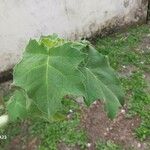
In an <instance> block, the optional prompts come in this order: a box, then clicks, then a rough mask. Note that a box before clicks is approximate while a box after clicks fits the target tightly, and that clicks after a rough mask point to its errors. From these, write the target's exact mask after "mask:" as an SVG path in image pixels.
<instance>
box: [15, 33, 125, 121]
mask: <svg viewBox="0 0 150 150" xmlns="http://www.w3.org/2000/svg"><path fill="white" fill-rule="evenodd" d="M13 76H14V85H15V86H17V87H21V88H22V89H24V90H25V92H26V93H27V95H28V97H29V98H30V99H32V105H31V106H32V107H30V108H31V110H30V114H33V115H35V116H36V114H40V117H43V118H45V119H47V120H52V119H53V117H54V116H57V114H58V112H59V110H61V108H62V102H61V101H62V98H63V97H64V96H65V95H73V96H83V97H84V98H85V103H86V104H87V105H90V104H92V103H93V102H94V101H96V100H98V99H99V100H102V101H103V102H104V103H105V108H106V111H107V112H108V115H109V116H110V117H112V118H113V117H114V116H115V115H116V112H117V110H118V108H119V107H120V103H121V104H122V103H123V100H122V97H123V92H122V90H121V87H120V82H119V80H118V77H117V75H116V73H115V72H114V70H113V69H112V68H111V67H110V65H109V63H108V59H107V58H106V57H105V56H103V55H101V54H100V53H99V52H98V51H97V50H95V49H94V48H93V47H91V46H90V44H89V43H88V42H71V41H65V40H63V39H59V38H58V37H57V36H55V35H53V36H47V37H42V38H41V39H40V41H39V42H37V41H36V40H30V41H29V44H28V45H27V47H26V50H25V52H24V55H23V59H22V60H21V62H20V63H19V64H17V65H16V66H15V68H14V72H13ZM18 112H19V111H18Z"/></svg>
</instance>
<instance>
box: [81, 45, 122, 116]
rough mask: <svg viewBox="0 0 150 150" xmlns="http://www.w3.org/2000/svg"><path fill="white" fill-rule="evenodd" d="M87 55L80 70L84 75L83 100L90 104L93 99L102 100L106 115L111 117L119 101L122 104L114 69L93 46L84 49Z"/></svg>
mask: <svg viewBox="0 0 150 150" xmlns="http://www.w3.org/2000/svg"><path fill="white" fill-rule="evenodd" d="M86 53H87V54H88V57H87V58H86V61H85V62H84V64H85V65H84V66H82V68H81V70H82V72H83V74H84V75H85V79H86V80H85V82H84V84H85V89H86V91H85V97H86V98H85V102H86V104H87V105H90V104H91V103H93V102H94V101H95V100H97V99H100V100H102V101H103V102H104V104H105V108H106V110H107V112H108V115H109V116H110V117H111V118H113V117H114V116H115V115H116V113H117V110H118V108H119V107H120V103H121V104H123V95H124V94H123V91H122V88H121V86H120V82H119V79H118V77H117V74H116V73H115V71H114V70H113V69H112V68H111V67H110V65H109V62H108V58H107V57H106V56H104V55H101V54H100V53H99V52H98V51H97V50H95V49H94V48H93V47H91V46H88V47H87V49H86Z"/></svg>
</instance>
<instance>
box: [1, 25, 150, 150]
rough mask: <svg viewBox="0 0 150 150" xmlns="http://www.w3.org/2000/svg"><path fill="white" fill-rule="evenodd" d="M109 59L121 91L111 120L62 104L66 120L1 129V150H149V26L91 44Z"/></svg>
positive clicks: (96, 109)
mask: <svg viewBox="0 0 150 150" xmlns="http://www.w3.org/2000/svg"><path fill="white" fill-rule="evenodd" d="M92 43H93V44H94V45H95V47H96V48H97V50H98V51H99V52H100V53H102V54H104V55H108V57H109V60H110V65H111V66H112V67H113V68H114V69H115V70H116V71H117V72H118V74H119V77H120V81H121V83H122V86H123V88H124V91H125V105H124V106H123V107H122V108H121V109H120V112H119V113H118V115H117V117H116V118H115V119H114V120H110V119H108V117H107V115H106V113H105V112H104V110H103V104H102V103H100V102H96V103H94V104H93V105H92V106H90V107H89V108H87V107H85V106H84V105H80V104H76V103H75V102H72V101H69V100H66V102H67V103H66V105H65V108H64V110H65V111H67V112H68V119H67V120H64V121H60V122H53V123H47V122H39V121H35V120H25V121H18V122H17V123H10V124H9V125H8V126H6V127H5V128H3V129H0V135H7V140H0V149H2V150H5V149H6V150H36V149H40V150H57V149H58V150H82V149H83V150H84V149H85V150H124V149H126V150H130V149H135V150H149V149H150V122H149V120H150V95H149V93H150V26H149V25H143V26H139V27H133V28H130V29H127V30H126V31H124V32H122V33H116V34H113V35H111V36H107V37H105V38H99V37H97V38H96V40H95V41H92ZM9 85H10V82H8V83H4V84H1V85H0V93H3V94H4V100H7V99H8V97H9V96H10V95H11V92H9V91H10V87H9Z"/></svg>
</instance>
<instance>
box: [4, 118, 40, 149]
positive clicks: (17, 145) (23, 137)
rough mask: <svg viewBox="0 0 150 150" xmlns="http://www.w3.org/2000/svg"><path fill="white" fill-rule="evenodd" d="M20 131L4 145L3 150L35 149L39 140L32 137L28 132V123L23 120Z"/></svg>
mask: <svg viewBox="0 0 150 150" xmlns="http://www.w3.org/2000/svg"><path fill="white" fill-rule="evenodd" d="M20 128H21V132H20V134H19V135H17V136H16V137H13V139H12V140H11V142H10V143H9V144H8V145H6V147H5V148H4V149H5V150H37V149H38V147H39V145H40V140H39V139H38V138H37V137H32V136H31V135H30V133H29V123H28V122H27V121H24V122H22V123H21V125H20Z"/></svg>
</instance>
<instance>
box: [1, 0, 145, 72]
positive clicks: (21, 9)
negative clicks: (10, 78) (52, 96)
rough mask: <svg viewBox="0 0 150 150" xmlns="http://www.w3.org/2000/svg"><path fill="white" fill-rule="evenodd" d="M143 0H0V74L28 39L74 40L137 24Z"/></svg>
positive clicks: (143, 14) (143, 4)
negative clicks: (54, 34)
mask: <svg viewBox="0 0 150 150" xmlns="http://www.w3.org/2000/svg"><path fill="white" fill-rule="evenodd" d="M145 1H146V0H0V71H2V70H6V69H8V68H9V67H11V66H13V65H14V64H15V63H16V62H17V61H18V59H19V58H20V56H21V54H22V51H23V49H24V47H25V45H26V44H27V42H28V40H29V39H30V38H35V37H39V36H40V35H48V34H52V33H57V34H58V35H60V36H62V37H65V38H70V39H76V38H81V37H90V36H91V35H93V34H94V33H96V32H100V31H101V30H102V29H103V28H105V27H106V28H107V27H108V28H111V26H118V25H119V26H122V25H124V24H129V23H131V22H139V21H141V20H144V18H145V17H146V2H145Z"/></svg>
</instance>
